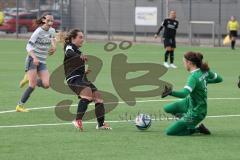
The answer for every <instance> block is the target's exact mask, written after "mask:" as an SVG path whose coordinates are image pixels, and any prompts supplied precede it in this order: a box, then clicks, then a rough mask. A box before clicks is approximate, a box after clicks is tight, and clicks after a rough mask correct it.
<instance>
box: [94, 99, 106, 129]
mask: <svg viewBox="0 0 240 160" xmlns="http://www.w3.org/2000/svg"><path fill="white" fill-rule="evenodd" d="M95 114H96V117H97V122H98V127H101V126H103V124H104V118H105V117H104V115H105V108H104V104H103V103H96V104H95Z"/></svg>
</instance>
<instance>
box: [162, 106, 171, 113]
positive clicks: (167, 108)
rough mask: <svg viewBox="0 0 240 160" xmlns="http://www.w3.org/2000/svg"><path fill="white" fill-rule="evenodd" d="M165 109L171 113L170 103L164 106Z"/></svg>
mask: <svg viewBox="0 0 240 160" xmlns="http://www.w3.org/2000/svg"><path fill="white" fill-rule="evenodd" d="M163 110H164V111H165V112H166V113H171V106H170V105H169V104H167V105H164V106H163Z"/></svg>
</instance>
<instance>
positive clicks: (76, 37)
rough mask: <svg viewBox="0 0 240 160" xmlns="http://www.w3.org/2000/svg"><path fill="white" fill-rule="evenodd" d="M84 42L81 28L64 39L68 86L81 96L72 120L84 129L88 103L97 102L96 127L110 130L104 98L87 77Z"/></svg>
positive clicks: (79, 127)
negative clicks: (105, 116)
mask: <svg viewBox="0 0 240 160" xmlns="http://www.w3.org/2000/svg"><path fill="white" fill-rule="evenodd" d="M83 42H84V35H83V33H82V32H81V31H80V30H79V29H73V30H71V31H70V32H69V33H68V34H67V36H66V37H65V40H64V53H65V55H64V70H65V76H66V81H67V84H68V86H69V87H70V88H71V89H72V91H73V92H75V93H76V95H77V96H79V98H80V101H79V103H78V109H77V116H76V119H75V120H74V121H73V122H72V123H73V124H74V126H75V127H76V128H78V129H80V130H81V131H82V130H83V125H82V119H83V116H84V114H85V112H86V110H87V107H88V104H89V103H91V102H92V101H93V102H94V103H95V114H96V117H97V127H96V129H103V130H109V129H112V128H110V127H109V126H108V125H107V124H106V123H105V122H104V115H105V108H104V104H103V99H102V98H101V94H100V92H99V91H98V90H97V88H96V86H95V85H94V84H92V82H90V81H89V80H88V79H87V71H85V62H86V61H87V57H86V56H85V55H83V53H82V52H81V51H80V49H79V48H80V47H82V44H83Z"/></svg>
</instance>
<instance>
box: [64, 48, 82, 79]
mask: <svg viewBox="0 0 240 160" xmlns="http://www.w3.org/2000/svg"><path fill="white" fill-rule="evenodd" d="M81 54H82V52H81V51H80V50H79V48H78V47H77V46H76V45H74V44H67V45H65V46H64V71H65V77H66V79H67V80H68V79H72V78H75V77H79V76H82V75H84V74H85V61H84V60H82V59H81V58H80V56H81Z"/></svg>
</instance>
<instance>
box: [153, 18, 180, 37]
mask: <svg viewBox="0 0 240 160" xmlns="http://www.w3.org/2000/svg"><path fill="white" fill-rule="evenodd" d="M163 28H164V33H163V38H171V39H172V38H173V39H174V38H175V36H176V31H177V28H178V21H177V20H174V19H170V18H166V19H164V21H163V22H162V25H161V26H160V28H159V29H158V32H157V33H156V34H157V35H158V34H159V33H160V32H161V30H162V29H163Z"/></svg>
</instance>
